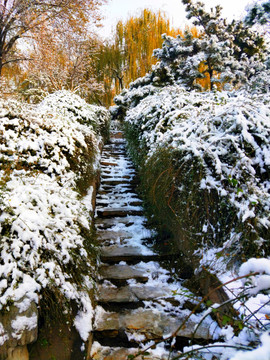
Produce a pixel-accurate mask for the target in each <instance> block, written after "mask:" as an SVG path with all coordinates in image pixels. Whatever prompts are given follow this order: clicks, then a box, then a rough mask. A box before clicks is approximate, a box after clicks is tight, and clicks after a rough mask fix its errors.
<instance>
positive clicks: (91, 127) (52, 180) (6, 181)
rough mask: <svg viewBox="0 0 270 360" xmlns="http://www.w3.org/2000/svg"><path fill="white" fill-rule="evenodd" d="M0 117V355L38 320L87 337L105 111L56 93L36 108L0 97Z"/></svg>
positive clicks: (19, 341) (106, 123)
mask: <svg viewBox="0 0 270 360" xmlns="http://www.w3.org/2000/svg"><path fill="white" fill-rule="evenodd" d="M0 117H1V119H0V148H1V155H0V163H1V170H0V204H1V208H0V234H1V242H0V252H1V263H0V346H1V350H0V358H1V359H2V358H3V359H6V356H7V352H8V349H10V348H11V349H14V348H16V346H18V345H20V346H23V345H25V344H24V342H26V343H27V340H25V339H23V338H25V333H27V332H31V331H32V332H33V331H34V335H33V334H32V335H31V336H30V340H31V341H33V340H35V338H36V334H35V331H36V329H37V327H38V320H39V319H43V321H46V319H53V318H55V317H57V316H58V317H59V319H61V318H62V319H63V318H64V317H65V319H67V318H68V319H69V320H71V323H70V326H72V324H73V325H74V326H75V328H76V329H77V331H78V332H79V334H80V336H81V338H82V340H83V341H87V339H88V335H89V332H90V331H91V319H92V315H93V312H92V302H91V289H92V286H93V284H92V277H91V274H92V273H93V272H94V264H95V246H94V240H93V236H92V235H91V221H92V215H93V207H92V206H93V193H94V191H95V189H94V187H95V182H96V180H97V175H98V164H99V158H100V149H101V147H102V143H103V142H104V140H105V139H106V137H107V136H108V131H109V114H108V112H107V110H106V109H104V108H101V107H97V106H91V105H88V104H87V103H86V102H85V101H84V100H82V99H81V98H79V97H78V96H77V95H74V94H72V93H69V92H66V91H59V92H57V93H55V94H52V95H49V96H48V97H46V98H45V99H44V100H43V101H42V102H41V103H40V104H38V105H35V106H31V105H29V104H25V103H20V102H17V101H12V100H9V101H6V100H1V101H0ZM53 304H54V306H53V307H52V306H51V305H53ZM14 308H15V309H16V310H15V311H14ZM29 309H32V310H31V311H30V313H29ZM37 309H38V310H37ZM54 311H55V312H54ZM11 313H12V314H13V315H11V316H13V317H12V318H11V319H9V318H8V316H9V314H11ZM48 321H50V320H48ZM10 351H11V350H9V356H10ZM14 351H15V350H14Z"/></svg>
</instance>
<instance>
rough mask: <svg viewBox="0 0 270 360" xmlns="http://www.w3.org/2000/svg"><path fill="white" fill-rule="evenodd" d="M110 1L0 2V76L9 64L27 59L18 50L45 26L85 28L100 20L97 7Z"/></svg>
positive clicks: (8, 0)
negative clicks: (32, 33) (25, 39)
mask: <svg viewBox="0 0 270 360" xmlns="http://www.w3.org/2000/svg"><path fill="white" fill-rule="evenodd" d="M106 1H107V0H42V1H40V0H0V75H1V73H2V68H3V67H4V66H5V65H7V64H10V63H14V62H19V61H22V60H25V59H26V58H25V57H22V56H20V55H19V54H18V52H17V51H16V45H17V43H18V41H19V40H20V39H23V38H26V37H28V36H29V35H30V33H31V32H33V31H34V30H35V31H36V30H37V29H38V28H39V27H40V26H41V25H42V24H44V23H47V24H48V23H50V24H51V26H54V27H56V28H57V27H64V26H68V27H69V28H70V29H72V28H74V27H75V26H76V27H77V29H79V28H80V27H84V26H85V24H86V23H87V22H88V21H89V19H91V20H92V21H98V20H99V14H98V12H97V10H98V7H99V6H100V5H101V4H103V3H105V2H106Z"/></svg>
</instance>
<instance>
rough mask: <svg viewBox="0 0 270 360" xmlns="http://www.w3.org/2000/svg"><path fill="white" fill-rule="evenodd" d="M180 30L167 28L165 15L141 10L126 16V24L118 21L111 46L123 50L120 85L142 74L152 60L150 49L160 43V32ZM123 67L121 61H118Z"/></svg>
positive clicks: (171, 33)
mask: <svg viewBox="0 0 270 360" xmlns="http://www.w3.org/2000/svg"><path fill="white" fill-rule="evenodd" d="M179 32H180V31H178V32H177V31H176V30H174V29H172V28H171V26H170V21H169V19H168V18H167V17H166V15H165V14H164V13H163V12H161V11H158V12H157V13H154V12H153V11H151V10H149V9H145V10H143V11H142V12H141V14H140V16H138V17H134V16H132V17H130V18H129V19H128V21H127V22H126V23H123V22H122V21H120V22H119V23H118V24H117V27H116V36H115V46H116V47H117V48H119V49H120V52H123V53H124V59H125V64H124V69H125V76H124V77H123V85H128V84H129V83H130V82H131V81H133V80H135V79H137V78H138V77H141V76H143V75H145V74H146V73H147V72H148V71H149V70H150V69H151V67H152V65H153V64H154V63H155V62H156V60H155V59H154V58H153V57H152V54H153V50H154V49H156V48H157V47H160V46H161V44H162V37H161V35H162V34H164V33H166V34H168V35H175V34H176V33H179ZM122 67H123V64H122Z"/></svg>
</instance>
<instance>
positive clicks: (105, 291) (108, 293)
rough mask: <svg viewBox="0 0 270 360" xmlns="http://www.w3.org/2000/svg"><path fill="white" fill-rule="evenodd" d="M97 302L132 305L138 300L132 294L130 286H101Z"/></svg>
mask: <svg viewBox="0 0 270 360" xmlns="http://www.w3.org/2000/svg"><path fill="white" fill-rule="evenodd" d="M97 300H98V301H99V302H105V303H108V302H113V303H130V302H137V301H138V298H137V297H136V296H135V295H134V294H133V293H132V291H131V289H130V287H129V286H123V287H120V288H118V287H111V286H104V285H100V286H99V288H98V294H97Z"/></svg>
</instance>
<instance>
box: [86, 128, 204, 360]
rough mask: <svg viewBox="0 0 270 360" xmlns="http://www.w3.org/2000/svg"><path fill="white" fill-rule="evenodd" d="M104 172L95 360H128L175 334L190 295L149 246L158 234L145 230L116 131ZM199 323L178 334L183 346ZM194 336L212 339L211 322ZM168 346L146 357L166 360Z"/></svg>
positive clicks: (98, 223)
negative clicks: (184, 291) (210, 333)
mask: <svg viewBox="0 0 270 360" xmlns="http://www.w3.org/2000/svg"><path fill="white" fill-rule="evenodd" d="M101 169H102V173H101V186H100V189H99V193H98V195H97V202H96V206H97V207H96V213H97V217H96V221H95V223H96V229H97V235H98V240H99V242H100V247H101V254H100V267H99V274H100V278H99V284H98V298H97V302H98V306H97V307H96V317H95V324H94V343H93V346H92V349H91V359H93V360H122V359H123V360H126V359H128V356H130V355H132V354H136V353H137V352H138V351H139V350H140V349H144V348H146V347H147V346H149V345H151V344H154V343H155V342H157V343H158V342H159V341H160V340H162V338H163V337H164V336H167V335H169V334H172V333H173V332H175V331H176V330H177V329H178V327H179V326H180V325H181V323H182V322H183V319H184V318H185V317H186V316H187V315H188V314H189V310H187V309H186V308H185V307H186V304H187V297H185V296H183V295H179V293H180V292H181V290H183V288H182V286H181V282H180V281H178V280H177V279H175V278H174V276H173V275H172V274H170V272H169V271H168V270H166V269H165V268H164V267H163V266H162V265H161V263H162V260H163V259H164V257H167V256H170V254H157V253H155V252H154V251H153V249H152V248H151V238H152V237H153V236H154V233H153V232H152V231H151V230H149V229H148V228H147V227H146V218H145V217H144V216H143V208H142V201H141V200H140V199H139V197H138V195H137V194H136V191H135V187H136V178H135V170H134V168H133V165H132V162H131V160H130V159H129V158H128V156H127V154H126V149H125V140H124V139H123V138H122V134H121V132H114V133H113V134H112V138H111V142H110V143H109V144H108V145H106V146H105V147H104V150H103V155H102V162H101ZM194 316H195V315H194ZM198 321H199V320H198V319H197V318H196V319H194V318H190V319H189V321H188V323H187V324H186V326H185V328H184V329H181V330H180V331H179V333H178V335H179V337H178V338H177V341H176V343H180V348H181V346H182V347H183V346H184V345H187V343H188V341H187V339H188V338H190V337H192V334H193V331H194V327H195V326H196V323H197V322H198ZM195 337H196V338H200V339H208V338H209V324H206V325H203V324H202V325H201V326H200V327H199V329H198V330H197V333H196V335H195ZM166 345H167V348H166V347H164V344H163V343H161V344H158V345H157V346H156V349H153V350H151V351H150V354H149V355H146V356H145V357H143V359H146V360H147V359H149V360H150V359H151V360H161V359H168V356H169V351H168V349H169V348H170V344H169V343H168V344H166ZM129 358H132V357H129ZM136 359H142V357H136Z"/></svg>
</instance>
